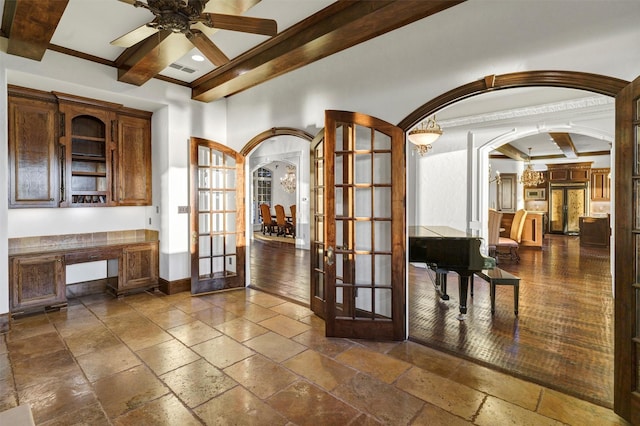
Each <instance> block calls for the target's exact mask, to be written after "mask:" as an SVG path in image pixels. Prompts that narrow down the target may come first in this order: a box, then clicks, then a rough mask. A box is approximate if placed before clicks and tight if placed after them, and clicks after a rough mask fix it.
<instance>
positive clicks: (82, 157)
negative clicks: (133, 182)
mask: <svg viewBox="0 0 640 426" xmlns="http://www.w3.org/2000/svg"><path fill="white" fill-rule="evenodd" d="M56 95H57V96H58V97H59V102H60V116H61V119H60V121H61V127H62V128H61V130H60V133H61V134H60V145H61V151H62V155H63V157H64V162H63V164H64V172H63V173H62V176H63V179H64V181H63V191H62V192H63V199H62V200H61V203H60V205H61V206H63V207H71V206H108V205H113V202H112V186H113V185H112V182H113V170H114V167H113V164H114V162H115V154H114V150H115V144H114V132H115V126H116V114H115V112H114V111H112V110H111V109H110V108H107V107H109V106H110V105H105V107H104V108H101V107H100V106H94V105H92V104H88V103H83V102H81V101H76V99H78V100H82V98H72V97H69V96H68V95H66V96H65V97H64V98H62V96H61V95H60V94H56Z"/></svg>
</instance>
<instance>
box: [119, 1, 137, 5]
mask: <svg viewBox="0 0 640 426" xmlns="http://www.w3.org/2000/svg"><path fill="white" fill-rule="evenodd" d="M120 1H121V2H122V3H129V4H130V5H135V4H136V0H120Z"/></svg>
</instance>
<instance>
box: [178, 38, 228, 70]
mask: <svg viewBox="0 0 640 426" xmlns="http://www.w3.org/2000/svg"><path fill="white" fill-rule="evenodd" d="M186 36H187V38H188V39H189V40H190V41H191V43H193V45H194V46H195V47H197V48H198V50H199V51H200V52H201V53H202V54H203V55H204V56H206V57H207V59H208V60H209V61H211V63H212V64H213V65H215V66H217V67H219V66H221V65H224V64H226V63H227V62H229V58H228V57H227V55H225V54H224V53H223V52H222V50H220V49H219V48H218V46H216V45H215V44H213V42H212V41H211V40H210V39H209V37H207V36H206V35H205V34H204V33H203V32H202V31H200V30H191V31H190V32H188V33H187V34H186Z"/></svg>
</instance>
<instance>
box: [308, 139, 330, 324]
mask: <svg viewBox="0 0 640 426" xmlns="http://www.w3.org/2000/svg"><path fill="white" fill-rule="evenodd" d="M311 147H312V153H313V154H312V156H311V157H312V159H311V161H312V167H311V170H312V172H311V183H312V189H313V192H312V195H311V197H312V199H311V211H312V212H313V220H312V224H311V256H310V260H311V275H310V276H311V280H310V284H311V289H310V292H309V295H310V298H311V300H310V301H309V306H310V307H311V310H312V311H313V312H314V313H315V314H316V315H318V316H319V317H320V318H325V309H326V308H325V298H326V296H325V284H326V279H325V267H324V265H325V250H324V243H325V226H324V224H325V220H326V218H325V200H324V198H325V197H324V192H325V185H324V177H325V173H324V131H321V132H320V134H319V135H318V136H316V138H315V139H314V140H313V141H311Z"/></svg>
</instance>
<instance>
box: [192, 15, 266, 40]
mask: <svg viewBox="0 0 640 426" xmlns="http://www.w3.org/2000/svg"><path fill="white" fill-rule="evenodd" d="M202 18H203V19H201V20H200V21H201V22H202V23H203V24H204V25H206V26H208V27H211V28H218V29H221V30H231V31H240V32H243V33H252V34H262V35H267V36H274V35H276V34H278V23H277V22H276V21H274V20H273V19H262V18H253V17H250V16H237V15H225V14H222V13H203V14H202Z"/></svg>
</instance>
